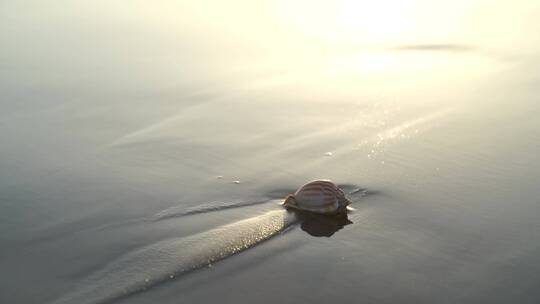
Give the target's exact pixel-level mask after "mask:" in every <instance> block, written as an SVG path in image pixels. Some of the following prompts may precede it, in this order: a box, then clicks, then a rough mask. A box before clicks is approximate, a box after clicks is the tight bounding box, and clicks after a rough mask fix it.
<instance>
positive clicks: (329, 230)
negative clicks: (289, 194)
mask: <svg viewBox="0 0 540 304" xmlns="http://www.w3.org/2000/svg"><path fill="white" fill-rule="evenodd" d="M294 212H295V214H296V217H297V218H298V219H299V221H300V228H301V229H302V230H303V231H305V232H306V233H307V234H309V235H311V236H314V237H331V236H332V235H334V233H336V232H337V231H338V230H340V229H343V227H345V226H347V225H350V224H353V222H352V221H351V220H349V218H348V217H347V214H346V213H343V214H336V215H325V214H316V213H311V212H306V211H300V210H294Z"/></svg>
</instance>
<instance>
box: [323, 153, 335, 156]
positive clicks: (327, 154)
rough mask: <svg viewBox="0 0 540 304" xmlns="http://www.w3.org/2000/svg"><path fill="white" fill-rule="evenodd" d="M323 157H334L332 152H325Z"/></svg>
mask: <svg viewBox="0 0 540 304" xmlns="http://www.w3.org/2000/svg"><path fill="white" fill-rule="evenodd" d="M324 155H326V156H332V155H334V153H332V152H326V153H324Z"/></svg>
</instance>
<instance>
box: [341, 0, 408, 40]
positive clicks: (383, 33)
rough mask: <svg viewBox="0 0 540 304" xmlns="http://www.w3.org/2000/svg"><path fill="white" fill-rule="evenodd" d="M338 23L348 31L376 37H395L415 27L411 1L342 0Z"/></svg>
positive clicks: (374, 38) (385, 38)
mask: <svg viewBox="0 0 540 304" xmlns="http://www.w3.org/2000/svg"><path fill="white" fill-rule="evenodd" d="M337 5H338V10H337V16H336V22H337V24H338V25H339V26H340V27H341V28H342V31H343V33H344V34H346V35H354V34H356V35H362V37H364V38H366V39H370V40H372V41H373V40H375V41H384V40H392V39H395V38H397V37H398V36H399V35H400V34H403V33H404V32H406V31H408V30H410V29H411V28H412V25H413V24H412V18H411V15H410V12H411V10H410V7H411V6H412V5H411V3H410V2H409V1H388V0H380V1H357V0H356V1H355V0H344V1H341V2H339V3H338V4H337Z"/></svg>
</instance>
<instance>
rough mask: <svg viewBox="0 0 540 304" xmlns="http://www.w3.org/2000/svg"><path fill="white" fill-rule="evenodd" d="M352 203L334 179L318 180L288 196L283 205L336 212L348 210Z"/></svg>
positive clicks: (315, 210)
mask: <svg viewBox="0 0 540 304" xmlns="http://www.w3.org/2000/svg"><path fill="white" fill-rule="evenodd" d="M350 203H351V202H350V201H349V200H348V199H347V198H346V197H345V193H343V191H342V190H341V189H339V187H338V186H337V185H336V184H334V183H333V182H332V181H329V180H316V181H312V182H309V183H307V184H305V185H303V186H302V187H300V189H298V190H297V191H296V192H295V193H294V194H292V195H289V196H287V198H286V199H285V202H284V203H283V205H284V206H285V207H290V208H295V209H300V210H305V211H309V212H315V213H322V214H335V213H342V212H346V207H347V206H348V205H349V204H350Z"/></svg>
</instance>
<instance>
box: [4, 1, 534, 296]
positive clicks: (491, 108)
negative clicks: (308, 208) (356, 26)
mask: <svg viewBox="0 0 540 304" xmlns="http://www.w3.org/2000/svg"><path fill="white" fill-rule="evenodd" d="M12 5H15V4H12ZM21 5H22V4H21ZM6 6H8V5H6ZM15 6H16V5H15ZM71 9H72V8H71ZM54 12H55V11H54V10H53V9H52V8H50V9H47V10H45V13H44V16H49V17H51V16H52V17H51V18H53V17H54V16H56V15H55V13H54ZM2 14H4V15H6V14H7V13H0V19H2V18H1V16H2ZM100 16H101V15H100ZM122 16H124V15H122ZM17 18H19V17H17ZM17 18H15V17H13V18H12V19H9V20H10V21H9V22H8V23H9V24H12V25H13V24H17V25H20V26H21V27H20V28H19V27H18V31H19V32H20V33H26V34H28V35H29V36H24V35H19V36H17V37H19V38H17V37H16V35H11V34H10V35H8V34H7V32H6V31H4V30H1V29H0V34H2V37H3V38H2V39H3V40H5V41H7V42H10V44H9V45H10V48H9V49H4V51H3V53H2V51H0V55H2V57H1V58H6V59H9V60H8V61H3V63H2V66H1V70H0V86H1V91H2V92H3V93H2V95H3V97H2V99H1V100H0V106H1V108H2V111H0V231H2V234H1V235H0V269H2V272H1V273H0V302H2V303H55V302H56V301H60V302H61V301H64V302H65V303H71V302H72V303H75V302H73V301H76V302H77V303H82V302H81V301H88V303H101V302H107V301H109V300H114V301H113V302H114V303H134V304H138V303H156V302H159V303H163V304H167V303H221V304H227V303H275V302H280V303H330V302H333V303H509V302H519V303H537V302H538V299H540V292H539V291H538V290H537V286H538V283H539V282H540V277H539V275H538V273H540V272H539V271H538V270H539V269H538V268H539V267H540V258H539V257H540V255H539V254H538V253H539V252H540V242H539V241H538V240H539V238H540V227H539V225H540V224H539V223H540V207H539V205H538V204H539V198H540V190H539V189H540V188H538V183H539V181H540V165H539V161H540V158H539V156H538V155H540V145H539V143H540V120H539V119H538V116H539V115H540V104H539V103H538V84H539V83H540V75H539V74H538V72H537V71H538V70H539V68H540V67H539V66H538V60H537V59H538V56H537V55H534V54H535V53H537V51H538V50H539V49H540V45H534V43H533V42H530V43H529V44H528V45H527V47H528V48H525V47H523V48H521V47H520V48H516V49H513V50H512V49H511V48H510V49H509V48H497V46H496V45H495V44H493V43H491V42H493V41H491V40H488V39H486V40H482V39H481V38H482V36H481V35H480V34H479V33H478V32H477V33H476V35H477V36H475V37H473V38H477V41H476V42H477V43H474V42H475V41H474V39H472V40H471V38H470V37H469V36H466V35H465V34H463V41H455V42H452V43H448V42H446V43H437V42H436V41H435V42H434V41H424V42H423V43H418V42H417V41H406V42H395V43H388V45H383V46H380V45H378V44H377V45H373V46H370V47H365V48H359V49H354V50H351V49H341V50H339V51H332V52H331V54H326V53H325V54H318V53H317V54H315V55H314V54H311V56H306V57H302V56H296V55H297V54H296V55H295V53H291V58H288V57H287V60H285V59H284V58H285V57H283V56H282V54H281V53H279V54H278V55H276V56H274V57H272V56H268V57H265V56H263V57H264V58H266V61H260V60H259V59H260V58H251V57H249V58H247V57H246V58H244V57H242V56H241V55H246V54H247V53H249V52H247V51H246V53H243V52H240V51H238V53H234V52H233V53H234V54H232V55H231V54H230V53H225V54H222V55H223V56H224V57H223V58H222V57H219V56H217V55H215V54H216V50H215V49H214V48H212V47H211V46H208V45H198V44H197V48H194V49H190V52H188V51H185V52H182V50H183V49H182V48H181V47H180V46H176V48H175V50H176V51H175V52H172V50H169V51H167V52H165V51H163V52H158V51H156V50H155V49H153V48H152V45H153V44H152V43H150V42H148V41H150V38H151V37H157V38H155V39H156V41H157V42H156V41H155V43H157V45H158V46H160V47H162V48H163V49H167V48H166V47H165V46H167V45H168V44H167V43H165V42H164V41H172V40H169V39H170V37H169V36H168V35H169V34H170V33H169V32H168V31H166V30H163V29H161V28H159V29H153V31H156V32H159V33H164V34H163V35H165V36H163V37H162V36H152V35H149V34H144V33H142V34H141V35H142V36H143V37H144V38H145V39H144V42H141V44H142V46H141V45H139V44H137V43H139V42H137V41H139V40H138V39H139V38H137V37H138V36H129V35H127V38H126V36H123V35H120V34H122V33H123V34H125V32H123V31H127V30H126V29H125V28H124V27H122V26H120V25H119V24H116V23H115V25H114V26H113V28H114V29H115V30H113V31H103V32H102V30H100V28H91V29H89V28H86V27H85V26H84V24H85V23H84V21H77V22H75V23H76V24H77V25H78V26H77V27H74V28H71V29H69V30H66V32H65V36H62V35H59V34H58V35H56V34H55V35H52V36H48V37H49V39H50V40H47V41H44V42H43V41H42V42H40V41H39V40H37V37H39V36H40V35H38V34H39V33H40V32H39V31H50V33H58V30H57V28H56V27H55V24H56V23H54V22H51V21H48V20H41V19H40V20H38V22H39V24H42V25H43V26H44V27H43V29H42V30H41V29H34V28H33V27H31V26H30V25H29V23H27V22H26V21H25V20H26V19H24V18H22V17H20V18H19V19H17ZM21 18H22V19H21ZM54 18H56V17H54ZM54 18H53V19H51V20H57V19H54ZM4 20H7V19H4ZM21 20H22V21H21ZM58 20H59V21H58ZM58 20H57V22H58V24H60V25H66V23H68V21H66V20H64V19H58ZM107 20H108V19H107ZM114 20H117V19H114ZM122 20H124V19H122ZM129 20H131V19H125V20H124V21H122V22H127V23H126V24H124V26H125V27H126V28H128V29H129V28H132V27H133V28H134V27H135V26H136V24H137V22H135V21H133V20H132V21H129ZM23 21H24V22H23ZM69 22H74V21H69ZM131 22H133V23H131ZM45 25H47V26H45ZM146 26H147V25H141V27H143V28H146V29H150V27H146ZM494 26H495V25H494ZM36 31H37V32H36ZM87 31H90V32H91V33H93V32H92V31H97V32H98V33H100V34H103V35H104V36H99V38H95V37H97V36H92V35H89V36H86V38H85V37H83V36H80V37H79V36H77V35H75V34H82V33H87V34H88V32H87ZM186 31H187V30H186ZM105 32H106V33H107V34H105ZM128 32H129V31H128ZM114 33H116V34H118V35H120V37H124V39H126V40H115V39H117V38H115V37H117V36H115V34H114ZM152 33H154V32H152ZM108 35H110V36H108ZM533 36H534V35H532V34H531V36H530V37H533ZM20 37H22V38H20ZM25 37H34V39H35V40H32V41H34V42H32V43H35V44H38V48H37V49H39V50H41V52H40V53H39V54H38V55H36V54H33V53H29V51H28V49H31V48H32V44H31V43H30V40H28V41H27V43H28V44H27V46H26V47H24V48H23V47H17V46H15V42H16V40H17V39H30V38H25ZM89 37H90V38H89ZM92 37H94V38H92ZM111 37H112V38H111ZM182 37H184V38H185V39H186V40H185V41H187V42H186V44H188V45H191V44H189V43H195V42H194V41H198V42H199V43H202V42H201V41H199V40H197V39H195V38H193V37H192V36H189V35H188V36H182ZM160 39H164V40H160ZM193 39H195V40H193ZM231 39H232V38H231ZM533 40H534V39H530V40H527V41H533ZM25 41H26V40H25ZM84 41H91V42H95V43H96V45H98V46H100V47H99V48H98V49H95V50H94V51H95V52H97V53H93V52H90V51H84V52H79V51H81V50H86V49H88V47H89V46H88V45H85V44H84V43H83V42H84ZM115 41H116V42H115ZM118 41H123V42H124V43H126V45H127V46H129V48H128V49H133V52H128V51H127V49H124V47H125V46H124V45H123V44H121V43H120V42H118ZM182 41H184V40H182ZM72 42H73V45H71V44H70V43H72ZM75 42H78V43H81V44H80V45H79V44H77V43H75ZM136 42H137V43H136ZM39 43H43V45H39ZM66 46H69V47H67V48H66ZM137 46H138V47H139V48H137ZM169 46H170V45H169ZM239 48H240V49H241V47H239ZM34 49H36V48H34ZM66 50H72V51H73V53H69V54H71V55H70V56H71V57H70V56H67V55H66V53H65V52H67V51H66ZM107 50H110V51H111V52H113V51H114V52H113V53H114V54H116V53H115V52H118V54H120V55H122V54H129V55H125V56H126V57H123V56H116V55H114V54H113V53H109V52H106V51H107ZM145 50H146V51H145ZM200 50H206V52H202V53H201V52H198V51H200ZM56 51H57V52H56ZM156 52H157V53H156ZM169 52H170V53H169ZM224 52H227V51H226V50H224ZM229 52H231V51H230V50H229ZM276 52H277V51H276ZM209 54H214V55H209ZM109 56H112V57H109ZM175 56H176V57H175ZM190 56H192V57H193V58H195V59H194V60H191V59H189V58H192V57H190ZM205 56H207V57H208V61H205V60H204V59H205V58H206V57H205ZM214 56H217V57H214ZM237 56H238V57H237ZM246 56H247V55H246ZM177 57H178V58H181V59H178V60H179V62H180V63H178V64H173V62H176V61H174V60H172V59H171V58H177ZM240 57H242V58H243V59H242V60H240V59H238V58H240ZM229 59H230V60H229ZM229 61H230V62H229ZM4 62H5V63H4ZM193 62H204V66H205V67H206V66H209V67H210V68H208V69H207V68H200V67H199V66H197V65H195V64H193ZM168 64H171V65H170V66H169V65H168ZM201 65H202V63H201ZM149 67H152V68H150V69H149ZM154 68H155V69H154ZM317 178H325V179H332V180H334V181H335V182H337V183H340V184H345V188H347V191H349V192H354V191H355V189H367V190H366V192H365V193H363V192H362V191H360V192H357V193H355V194H352V195H353V196H354V197H355V199H354V203H353V205H352V207H353V208H354V209H355V210H354V211H352V212H351V213H349V215H348V219H347V220H346V221H345V220H343V221H341V220H340V221H333V220H330V221H328V220H326V219H324V218H323V219H317V218H315V219H313V218H311V217H309V216H308V217H307V218H306V217H305V216H300V217H298V216H293V218H294V220H291V221H289V220H276V218H274V217H270V218H268V215H269V214H281V215H287V214H288V213H287V212H286V211H285V210H284V209H283V208H282V207H281V206H280V205H279V204H278V202H279V199H280V197H284V196H285V195H286V194H287V193H289V192H290V191H294V189H296V188H297V187H298V186H300V185H302V184H303V183H305V182H306V181H309V180H312V179H317ZM364 194H365V195H364ZM367 194H369V195H367ZM246 221H247V222H246ZM246 223H248V224H246ZM276 223H279V224H276ZM274 224H276V225H274ZM264 225H267V228H268V229H267V230H265V229H263V228H264V227H265V226H264ZM224 227H225V228H224ZM231 227H232V228H231ZM223 229H224V230H223ZM252 229H263V230H264V231H263V232H261V233H262V235H264V237H261V238H258V239H253V240H251V241H249V242H248V243H245V241H246V240H249V236H250V235H254V234H256V233H255V232H253V230H252ZM252 232H253V233H252ZM190 242H192V243H190ZM228 242H233V243H234V244H232V245H231V246H229V245H230V244H229V243H228ZM246 244H247V245H246ZM244 245H246V246H245V248H244V247H242V246H244ZM255 245H256V246H255ZM235 246H236V247H238V246H240V247H242V248H243V249H242V250H236V251H235V250H234V248H236V247H235ZM231 248H232V249H231ZM244 249H245V250H244ZM213 250H217V251H219V252H222V253H224V254H225V255H226V258H224V259H222V257H221V256H220V255H219V253H216V252H214V251H213ZM205 254H207V255H205ZM216 254H217V255H216ZM146 255H148V256H146ZM201 256H202V257H205V258H206V260H205V261H202V260H196V261H195V260H194V257H201ZM217 257H220V258H217ZM190 259H191V260H190ZM145 261H146V263H145ZM186 261H187V262H186ZM190 261H191V262H190ZM193 261H195V262H193ZM182 263H188V264H189V266H190V267H191V266H193V268H194V270H193V271H191V270H190V271H184V270H183V269H184V268H185V267H184V266H185V265H188V264H182ZM190 263H191V264H190ZM179 265H180V266H179ZM184 272H185V273H184ZM147 276H148V277H149V279H150V280H151V279H152V276H155V277H156V278H157V279H158V280H159V282H156V284H153V283H152V284H147V283H150V282H145V281H144V280H146V279H147ZM170 276H172V278H171V277H170ZM96 278H97V279H96ZM140 280H143V283H142V285H140V284H139V283H140ZM96 281H97V282H98V283H97V284H95V285H92V284H94V283H92V282H96ZM158 283H159V284H158ZM118 290H121V291H120V292H118ZM124 292H125V293H126V294H127V295H128V297H121V296H118V295H119V294H120V293H124ZM86 294H87V295H88V296H86ZM77 297H79V298H77ZM70 299H77V300H73V301H72V300H70Z"/></svg>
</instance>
